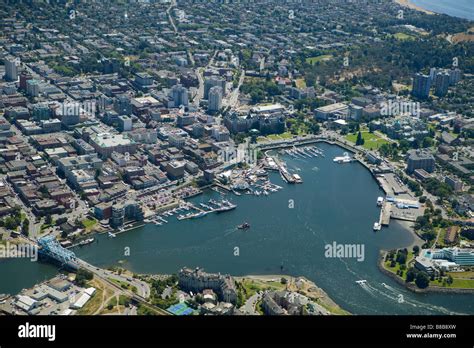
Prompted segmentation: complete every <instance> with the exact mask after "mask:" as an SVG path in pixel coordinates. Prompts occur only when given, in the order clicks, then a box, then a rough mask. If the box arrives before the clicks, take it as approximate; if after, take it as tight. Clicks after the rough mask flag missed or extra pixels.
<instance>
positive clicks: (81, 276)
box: [76, 268, 94, 287]
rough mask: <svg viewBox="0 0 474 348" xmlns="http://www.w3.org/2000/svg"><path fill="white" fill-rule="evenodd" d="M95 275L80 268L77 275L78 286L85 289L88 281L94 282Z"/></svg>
mask: <svg viewBox="0 0 474 348" xmlns="http://www.w3.org/2000/svg"><path fill="white" fill-rule="evenodd" d="M92 278H94V274H93V273H92V272H90V271H88V270H86V269H84V268H79V269H78V270H77V273H76V284H77V285H78V286H81V287H84V286H85V285H86V282H87V281H88V280H92Z"/></svg>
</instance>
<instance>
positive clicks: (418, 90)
mask: <svg viewBox="0 0 474 348" xmlns="http://www.w3.org/2000/svg"><path fill="white" fill-rule="evenodd" d="M430 87H431V80H430V77H429V76H428V75H423V74H420V73H416V74H415V77H414V78H413V86H412V91H411V93H412V94H413V95H414V96H415V97H418V98H421V99H426V98H428V97H429V95H430Z"/></svg>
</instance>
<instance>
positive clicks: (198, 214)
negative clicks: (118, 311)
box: [190, 211, 209, 219]
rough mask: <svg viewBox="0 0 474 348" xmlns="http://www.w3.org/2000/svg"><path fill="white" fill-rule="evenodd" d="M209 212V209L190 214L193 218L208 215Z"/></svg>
mask: <svg viewBox="0 0 474 348" xmlns="http://www.w3.org/2000/svg"><path fill="white" fill-rule="evenodd" d="M208 213H209V212H207V211H200V212H199V213H196V214H193V215H191V216H190V218H191V219H197V218H200V217H203V216H206V215H207V214H208Z"/></svg>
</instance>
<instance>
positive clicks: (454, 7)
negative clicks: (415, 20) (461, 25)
mask: <svg viewBox="0 0 474 348" xmlns="http://www.w3.org/2000/svg"><path fill="white" fill-rule="evenodd" d="M410 2H411V3H413V4H414V5H417V6H420V7H422V8H424V9H426V10H429V11H433V12H436V13H444V14H447V15H450V16H454V17H460V18H466V19H470V20H474V0H410Z"/></svg>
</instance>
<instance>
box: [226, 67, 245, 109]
mask: <svg viewBox="0 0 474 348" xmlns="http://www.w3.org/2000/svg"><path fill="white" fill-rule="evenodd" d="M244 80H245V70H242V72H241V73H240V78H239V84H238V85H237V87H236V88H235V89H234V90H233V91H232V93H231V94H230V96H229V97H228V98H225V99H224V100H223V101H222V105H223V106H230V107H231V108H236V107H237V104H238V101H239V93H240V86H242V84H243V83H244Z"/></svg>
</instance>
